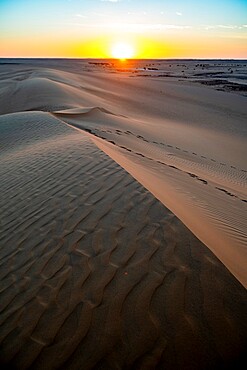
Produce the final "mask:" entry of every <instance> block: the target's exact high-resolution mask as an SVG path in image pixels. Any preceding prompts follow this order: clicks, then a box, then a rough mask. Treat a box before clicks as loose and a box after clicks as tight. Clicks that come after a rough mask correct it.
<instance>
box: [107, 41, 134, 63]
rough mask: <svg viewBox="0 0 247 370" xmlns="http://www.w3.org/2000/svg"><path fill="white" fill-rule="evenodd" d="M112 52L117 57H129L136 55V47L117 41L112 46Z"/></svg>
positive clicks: (123, 58) (122, 58)
mask: <svg viewBox="0 0 247 370" xmlns="http://www.w3.org/2000/svg"><path fill="white" fill-rule="evenodd" d="M111 54H112V56H113V57H114V58H116V59H121V60H125V59H129V58H132V57H133V55H134V48H133V46H132V45H130V44H128V43H125V42H117V43H115V44H114V45H113V46H112V48H111Z"/></svg>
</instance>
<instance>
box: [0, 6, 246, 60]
mask: <svg viewBox="0 0 247 370" xmlns="http://www.w3.org/2000/svg"><path fill="white" fill-rule="evenodd" d="M184 3H185V2H184ZM184 3H183V2H181V1H179V0H173V1H169V0H168V1H166V2H164V1H161V0H152V1H148V0H142V1H141V0H135V1H129V0H121V1H120V0H114V1H113V0H92V1H90V2H88V1H84V0H59V1H58V0H53V1H48V0H42V1H41V0H36V1H31V0H0V45H1V47H0V57H23V58H28V57H47V58H52V57H54V58H112V57H113V53H112V49H113V45H114V44H115V43H121V42H122V43H126V44H128V45H129V46H130V48H132V49H133V50H134V53H133V58H136V59H139V58H147V59H148V58H150V59H158V58H160V59H162V58H201V59H217V58H225V59H232V58H235V59H241V58H242V59H244V58H246V59H247V24H246V17H245V14H247V1H243V0H227V1H223V0H218V1H217V2H215V1H214V0H208V2H207V4H204V3H203V4H200V7H198V6H196V5H197V3H196V0H190V1H189V3H190V4H189V3H188V4H187V3H186V4H187V5H184Z"/></svg>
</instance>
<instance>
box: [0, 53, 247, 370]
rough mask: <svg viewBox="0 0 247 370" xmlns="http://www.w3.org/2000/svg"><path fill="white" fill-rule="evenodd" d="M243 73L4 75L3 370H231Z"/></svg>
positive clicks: (221, 66)
mask: <svg viewBox="0 0 247 370" xmlns="http://www.w3.org/2000/svg"><path fill="white" fill-rule="evenodd" d="M246 65H247V64H245V62H244V61H241V62H237V61H225V62H224V61H204V62H200V61H160V60H159V61H132V62H126V64H118V63H117V62H116V61H108V62H104V63H103V62H102V61H92V60H91V61H88V60H61V61H58V60H37V61H35V60H1V61H0V142H1V158H0V172H1V199H0V206H1V219H0V222H1V235H0V245H1V248H0V261H1V265H0V276H1V284H0V302H1V304H0V307H1V308H0V343H1V349H0V362H1V364H4V365H5V366H6V367H7V368H16V369H27V368H33V369H44V368H45V369H57V368H64V369H92V368H96V369H107V370H109V369H155V368H157V369H181V370H184V369H195V370H196V369H221V368H225V369H227V368H233V369H235V368H238V366H239V364H240V361H241V359H243V358H244V355H245V349H246V348H247V293H246V289H245V288H246V287H247V181H246V180H247V166H246V158H247V145H246V138H247V127H246V118H247V109H246V107H247V105H246V96H245V95H246V90H245V88H244V86H245V80H244V76H245V75H246V70H247V67H246ZM231 71H232V72H231ZM219 76H220V80H219ZM212 81H214V82H212ZM218 90H221V91H218Z"/></svg>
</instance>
